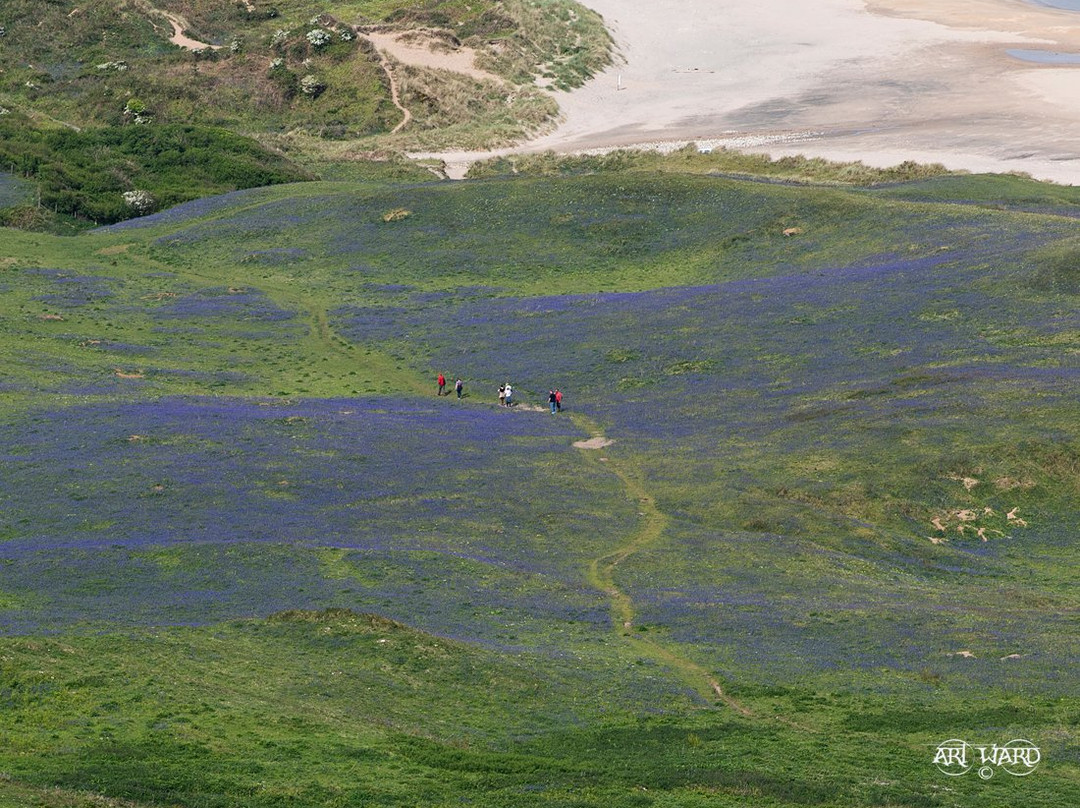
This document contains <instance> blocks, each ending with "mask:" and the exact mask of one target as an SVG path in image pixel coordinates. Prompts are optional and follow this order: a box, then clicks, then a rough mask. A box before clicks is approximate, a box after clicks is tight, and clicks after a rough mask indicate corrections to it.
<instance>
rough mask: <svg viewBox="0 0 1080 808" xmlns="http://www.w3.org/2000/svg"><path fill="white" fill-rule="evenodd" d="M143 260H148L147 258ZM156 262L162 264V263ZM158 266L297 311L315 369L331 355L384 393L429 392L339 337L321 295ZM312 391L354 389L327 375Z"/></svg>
mask: <svg viewBox="0 0 1080 808" xmlns="http://www.w3.org/2000/svg"><path fill="white" fill-rule="evenodd" d="M141 260H144V261H145V260H148V259H147V258H146V257H143V258H142V259H141ZM154 263H155V264H158V262H154ZM158 266H160V268H161V269H162V270H165V271H169V272H174V273H176V274H177V275H178V276H180V277H181V278H184V279H187V280H191V281H195V282H202V283H207V284H210V285H237V286H246V285H252V286H255V287H257V288H258V289H260V290H261V291H262V292H265V293H266V294H267V295H268V296H269V297H270V298H271V299H272V300H274V302H275V303H277V304H278V305H279V306H281V307H282V308H285V309H289V310H292V311H295V312H297V314H298V315H299V316H300V317H301V318H302V319H303V320H304V321H305V322H306V323H307V326H308V333H307V336H306V339H305V342H306V343H307V344H306V345H305V346H304V348H303V349H302V353H303V354H304V356H305V358H306V359H307V360H308V361H309V362H310V363H311V366H312V367H314V363H315V361H316V360H317V359H320V360H324V359H325V358H326V357H328V356H329V357H332V358H333V359H334V360H336V361H337V362H338V363H340V364H343V365H346V366H348V367H350V368H352V369H356V370H365V371H367V373H368V375H369V376H370V380H379V382H380V383H381V384H382V387H383V390H382V392H384V393H390V392H402V391H407V392H409V393H414V394H419V393H424V392H425V391H426V390H427V386H426V385H424V384H423V383H422V381H421V380H420V379H419V378H417V376H416V374H415V372H413V371H412V370H411V369H403V368H401V367H399V364H400V363H399V362H398V361H397V360H395V359H394V358H393V357H391V356H388V355H387V354H384V353H382V352H381V351H377V350H374V349H371V348H365V347H364V346H362V345H357V344H354V343H352V342H350V341H349V340H347V339H345V338H344V337H341V336H339V335H338V334H337V332H335V331H334V329H333V327H332V326H331V324H330V315H329V310H330V309H329V306H328V305H327V303H326V302H325V301H324V300H321V299H319V298H318V296H317V295H313V294H310V293H307V292H305V291H304V290H302V289H298V288H296V286H295V285H292V284H291V283H290V282H288V281H273V280H271V279H269V278H261V279H260V280H259V281H258V283H257V284H249V283H248V282H247V281H245V280H244V279H242V278H233V277H227V276H226V273H222V274H210V273H206V272H199V271H196V270H193V269H191V268H182V269H181V268H177V267H175V266H172V265H161V264H158ZM294 370H295V369H294ZM327 370H328V371H329V370H330V369H329V368H328V369H327ZM335 388H336V389H335ZM309 392H310V394H311V395H344V396H348V395H352V394H353V392H352V391H351V390H349V389H345V385H342V384H341V383H340V382H338V381H333V380H331V378H330V376H327V380H326V383H325V385H324V386H321V387H320V388H319V389H312V390H310V391H309ZM368 392H371V391H368Z"/></svg>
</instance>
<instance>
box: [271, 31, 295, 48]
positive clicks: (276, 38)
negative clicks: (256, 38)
mask: <svg viewBox="0 0 1080 808" xmlns="http://www.w3.org/2000/svg"><path fill="white" fill-rule="evenodd" d="M290 33H292V32H291V31H286V30H285V29H284V28H279V29H278V30H276V31H274V35H273V36H272V37H270V47H271V48H274V47H277V46H278V45H280V44H282V43H283V42H285V40H287V39H288V38H289V34H290Z"/></svg>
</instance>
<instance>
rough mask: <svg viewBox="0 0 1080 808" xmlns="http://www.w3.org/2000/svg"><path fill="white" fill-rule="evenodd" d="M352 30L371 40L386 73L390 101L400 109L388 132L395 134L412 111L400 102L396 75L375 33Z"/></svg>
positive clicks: (410, 116)
mask: <svg viewBox="0 0 1080 808" xmlns="http://www.w3.org/2000/svg"><path fill="white" fill-rule="evenodd" d="M353 31H354V32H355V33H356V35H357V36H362V37H365V38H366V39H368V40H370V41H371V44H372V45H374V46H375V52H376V53H377V54H379V66H380V67H382V69H383V72H384V73H385V74H386V78H387V80H388V81H389V82H390V101H391V102H393V104H394V106H395V107H397V108H398V109H399V110H401V121H400V122H399V123H398V125H397V126H395V127H394V128H393V129H391V130H390V134H391V135H393V134H396V133H398V132H400V131H401V130H402V129H404V128H405V127H406V126H408V124H409V122H410V121H411V120H412V113H411V112H409V110H408V109H407V108H406V107H405V105H404V104H402V103H401V88H400V85H398V80H397V77H396V76H395V75H394V66H393V65H392V64H391V63H390V60H389V59H387V58H386V53H385V52H384V51H383V50H382V48H380V47H379V41H378V40H376V38H375V35H373V34H370V33H365V32H364V31H361V30H360V29H359V28H354V29H353Z"/></svg>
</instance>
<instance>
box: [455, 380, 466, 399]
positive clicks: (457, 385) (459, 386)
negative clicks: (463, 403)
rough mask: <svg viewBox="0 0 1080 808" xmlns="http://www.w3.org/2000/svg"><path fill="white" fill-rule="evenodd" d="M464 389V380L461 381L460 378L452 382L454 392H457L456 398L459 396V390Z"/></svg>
mask: <svg viewBox="0 0 1080 808" xmlns="http://www.w3.org/2000/svg"><path fill="white" fill-rule="evenodd" d="M464 389H465V382H463V381H462V380H461V379H458V380H457V381H456V382H454V392H456V393H457V397H458V398H461V391H462V390H464Z"/></svg>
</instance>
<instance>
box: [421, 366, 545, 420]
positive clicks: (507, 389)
mask: <svg viewBox="0 0 1080 808" xmlns="http://www.w3.org/2000/svg"><path fill="white" fill-rule="evenodd" d="M435 381H436V383H437V384H438V385H439V389H438V391H437V392H436V393H435V395H437V396H448V395H450V392H449V391H448V390H447V389H446V377H445V376H444V375H443V374H441V373H440V374H439V376H438V378H437V379H436V380H435ZM464 390H465V383H464V382H463V381H462V380H461V379H460V378H459V379H456V380H455V381H454V393H456V394H457V397H458V398H461V395H462V393H463V392H464ZM562 400H563V394H562V390H559V389H558V388H556V389H554V390H548V404H549V405H550V406H551V414H552V415H554V414H555V413H557V412H562ZM499 406H500V407H513V406H514V388H513V387H511V386H510V383H509V382H507V383H506V384H500V385H499Z"/></svg>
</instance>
